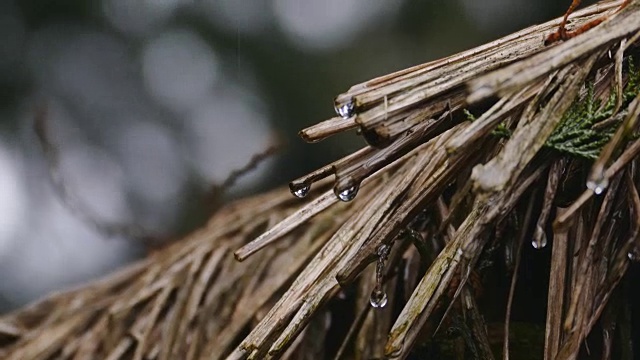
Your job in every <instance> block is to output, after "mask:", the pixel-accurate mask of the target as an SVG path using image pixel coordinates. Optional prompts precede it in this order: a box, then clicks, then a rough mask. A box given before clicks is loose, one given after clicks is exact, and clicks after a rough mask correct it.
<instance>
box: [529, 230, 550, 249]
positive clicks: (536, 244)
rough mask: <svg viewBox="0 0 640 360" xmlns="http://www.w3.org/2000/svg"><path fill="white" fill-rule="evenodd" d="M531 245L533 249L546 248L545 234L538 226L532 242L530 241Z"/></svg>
mask: <svg viewBox="0 0 640 360" xmlns="http://www.w3.org/2000/svg"><path fill="white" fill-rule="evenodd" d="M531 245H532V246H533V248H534V249H542V248H544V247H545V246H547V234H545V232H544V229H543V228H541V227H540V226H536V231H535V233H534V234H533V241H531Z"/></svg>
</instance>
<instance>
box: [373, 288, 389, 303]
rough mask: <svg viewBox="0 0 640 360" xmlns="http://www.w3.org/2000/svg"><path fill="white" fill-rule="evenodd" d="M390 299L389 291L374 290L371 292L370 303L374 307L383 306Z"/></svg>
mask: <svg viewBox="0 0 640 360" xmlns="http://www.w3.org/2000/svg"><path fill="white" fill-rule="evenodd" d="M388 301H389V299H388V298H387V293H386V292H384V291H382V290H377V289H376V290H373V291H372V292H371V297H369V303H370V304H371V306H373V307H374V308H383V307H385V305H387V302H388Z"/></svg>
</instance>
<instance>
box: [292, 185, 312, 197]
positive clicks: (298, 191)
mask: <svg viewBox="0 0 640 360" xmlns="http://www.w3.org/2000/svg"><path fill="white" fill-rule="evenodd" d="M289 189H290V190H291V193H292V194H293V196H295V197H297V198H303V197H305V196H307V194H309V190H311V186H310V185H308V184H305V183H302V184H293V183H291V184H289Z"/></svg>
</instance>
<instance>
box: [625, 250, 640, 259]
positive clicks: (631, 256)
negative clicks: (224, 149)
mask: <svg viewBox="0 0 640 360" xmlns="http://www.w3.org/2000/svg"><path fill="white" fill-rule="evenodd" d="M627 257H628V258H629V260H631V261H640V254H638V250H631V251H629V252H628V253H627Z"/></svg>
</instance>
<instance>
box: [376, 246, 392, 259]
mask: <svg viewBox="0 0 640 360" xmlns="http://www.w3.org/2000/svg"><path fill="white" fill-rule="evenodd" d="M389 251H391V246H389V245H385V244H382V245H380V246H378V249H377V251H376V254H377V255H378V257H379V258H380V259H381V260H382V261H384V260H386V259H387V256H389Z"/></svg>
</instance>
